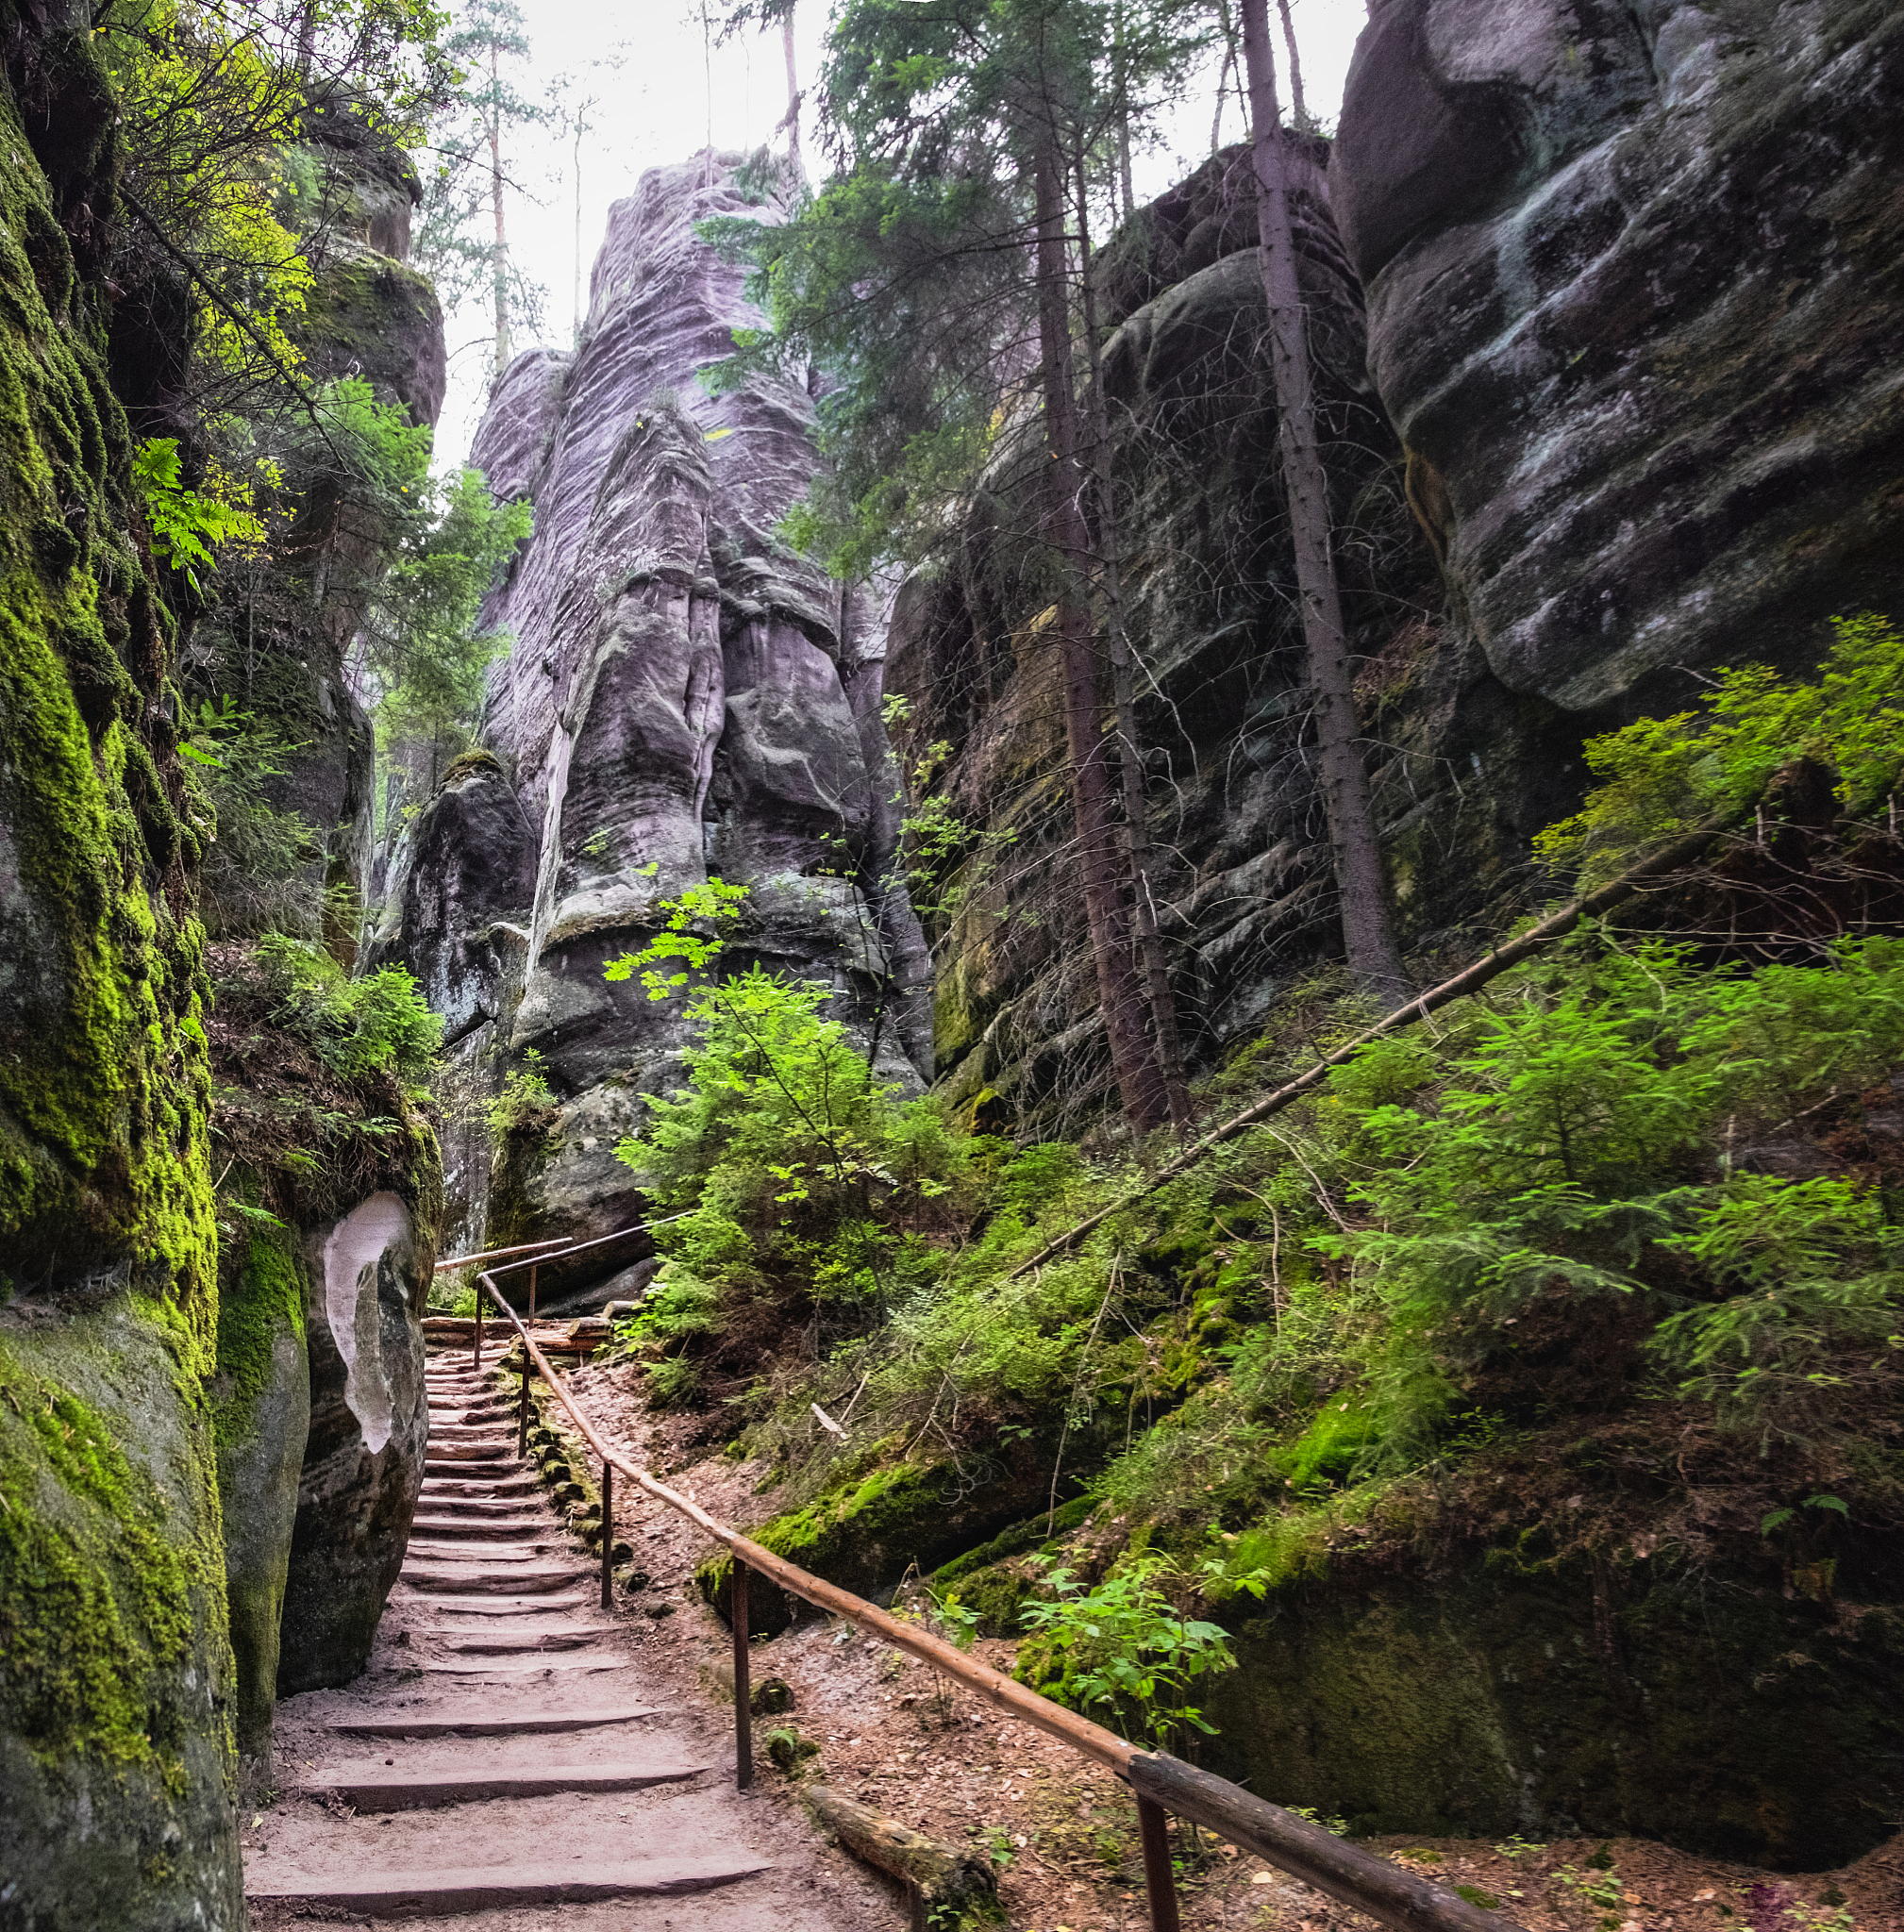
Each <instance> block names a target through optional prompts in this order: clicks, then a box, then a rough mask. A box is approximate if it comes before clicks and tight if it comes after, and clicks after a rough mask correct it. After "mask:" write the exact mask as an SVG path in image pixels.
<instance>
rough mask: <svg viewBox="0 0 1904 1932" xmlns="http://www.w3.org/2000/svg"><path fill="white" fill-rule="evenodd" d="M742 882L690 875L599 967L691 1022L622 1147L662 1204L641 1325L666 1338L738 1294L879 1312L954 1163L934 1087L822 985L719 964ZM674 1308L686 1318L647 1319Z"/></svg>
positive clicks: (832, 1310) (857, 1315) (703, 1320)
mask: <svg viewBox="0 0 1904 1932" xmlns="http://www.w3.org/2000/svg"><path fill="white" fill-rule="evenodd" d="M745 899H746V892H745V889H744V888H743V887H739V886H734V885H729V884H728V883H727V882H726V881H724V880H720V879H712V880H710V881H709V882H708V883H707V884H706V885H701V886H693V887H691V888H690V889H689V890H688V891H686V892H685V893H683V894H682V895H681V897H680V898H678V899H676V900H673V901H669V902H665V903H664V904H662V905H661V906H660V908H657V909H658V911H659V912H660V931H659V932H658V933H657V935H656V937H655V938H654V939H653V940H652V941H650V942H649V943H648V944H647V945H646V946H645V947H643V948H642V949H640V950H639V951H637V952H635V953H632V954H629V955H626V957H624V958H620V959H617V960H615V961H613V962H611V963H610V966H609V967H608V969H607V973H608V977H609V978H610V980H615V981H626V980H627V979H630V978H633V977H635V976H636V975H637V974H639V975H640V978H641V981H642V983H643V987H644V989H645V991H646V992H647V996H648V997H649V999H651V1000H655V1001H665V1000H679V1001H680V1002H681V1006H680V1011H681V1016H682V1018H683V1019H684V1020H685V1021H687V1023H688V1024H690V1025H691V1026H692V1027H693V1029H694V1034H695V1038H694V1040H693V1044H691V1045H690V1046H689V1047H688V1048H687V1049H686V1050H685V1053H684V1055H683V1058H684V1059H685V1061H686V1064H687V1074H688V1079H687V1085H686V1086H685V1087H683V1088H681V1089H679V1090H677V1091H676V1092H674V1093H672V1094H667V1095H655V1096H651V1097H650V1098H649V1100H648V1103H647V1107H648V1114H647V1120H646V1122H645V1123H644V1124H643V1127H642V1129H641V1131H640V1132H639V1133H638V1134H636V1135H633V1136H631V1137H630V1138H628V1139H627V1140H626V1141H623V1142H622V1144H621V1145H620V1146H619V1147H618V1148H617V1150H616V1152H617V1154H618V1156H619V1157H620V1158H621V1159H622V1160H624V1161H625V1162H626V1164H627V1165H628V1166H630V1167H632V1168H633V1169H634V1170H635V1171H636V1172H637V1173H638V1174H640V1176H641V1178H642V1183H643V1188H644V1189H645V1190H646V1191H648V1192H649V1193H650V1194H651V1195H652V1196H653V1198H654V1199H655V1200H656V1201H657V1202H658V1203H659V1204H660V1205H661V1206H663V1207H665V1208H668V1209H670V1210H671V1212H670V1213H669V1214H668V1215H667V1216H666V1217H664V1218H663V1219H660V1220H658V1221H657V1222H656V1224H655V1241H656V1245H657V1246H658V1247H659V1248H660V1251H661V1253H662V1255H663V1256H664V1257H666V1259H667V1262H668V1267H667V1269H666V1271H665V1274H664V1278H663V1282H662V1284H661V1299H660V1302H659V1304H658V1309H657V1312H656V1315H655V1316H654V1317H652V1318H651V1320H650V1324H649V1330H648V1332H649V1333H650V1334H651V1335H656V1336H658V1337H659V1338H660V1339H664V1340H665V1339H671V1338H672V1337H677V1336H679V1335H684V1334H686V1333H689V1332H698V1331H704V1330H705V1329H706V1327H707V1326H708V1325H709V1324H710V1310H711V1309H713V1308H715V1307H728V1308H729V1309H731V1308H732V1307H735V1306H737V1305H738V1304H740V1303H743V1302H747V1301H760V1300H764V1301H767V1302H770V1303H777V1304H779V1305H780V1306H781V1307H785V1308H793V1307H800V1308H804V1307H820V1308H822V1309H824V1310H825V1311H826V1313H827V1320H828V1322H829V1323H830V1324H832V1325H833V1326H835V1327H836V1328H841V1329H845V1330H858V1329H860V1328H862V1327H864V1326H865V1324H867V1323H868V1322H869V1321H875V1320H878V1319H881V1318H883V1316H884V1315H885V1314H886V1313H887V1312H888V1311H889V1310H890V1308H891V1307H892V1305H893V1302H894V1298H895V1297H896V1296H897V1295H899V1294H900V1293H902V1292H904V1291H906V1290H908V1289H909V1288H910V1287H912V1286H914V1285H916V1283H917V1280H918V1279H919V1275H920V1270H921V1267H922V1266H923V1265H924V1264H925V1259H926V1257H924V1256H922V1254H921V1252H920V1250H919V1246H918V1237H919V1233H920V1230H921V1228H922V1226H924V1225H927V1224H930V1223H931V1221H932V1220H933V1217H934V1215H935V1211H936V1208H937V1204H938V1203H939V1202H941V1201H942V1200H943V1199H944V1198H945V1197H947V1196H950V1195H955V1194H956V1193H958V1192H959V1191H960V1186H961V1182H962V1180H963V1178H964V1167H965V1154H964V1147H963V1143H962V1142H961V1141H960V1139H959V1138H958V1137H957V1136H955V1135H954V1134H953V1133H952V1132H951V1131H950V1129H949V1128H948V1127H947V1124H946V1122H945V1119H944V1114H943V1112H942V1111H941V1110H940V1108H939V1107H938V1106H937V1104H936V1103H935V1102H933V1101H931V1100H929V1099H920V1100H911V1101H906V1100H902V1099H900V1098H899V1093H900V1090H899V1089H898V1088H897V1087H895V1086H894V1084H892V1083H891V1082H889V1081H887V1080H885V1079H882V1078H881V1077H880V1075H879V1074H877V1071H876V1070H875V1068H874V1067H873V1066H872V1064H871V1063H870V1062H869V1061H868V1059H867V1058H866V1055H865V1053H864V1052H863V1051H862V1050H861V1048H860V1045H859V1044H858V1043H857V1042H856V1041H855V1040H854V1039H853V1037H852V1034H851V1033H850V1031H849V1030H848V1028H847V1026H846V1025H845V1024H844V1023H843V1022H842V1021H840V1020H836V1019H830V1018H828V1017H827V1011H826V1009H827V1007H828V1005H829V1004H830V1003H831V1001H832V1000H833V998H834V996H835V995H834V990H833V989H832V988H831V987H829V986H826V985H823V984H821V983H818V982H815V981H805V982H796V981H792V980H789V979H787V978H786V977H784V976H783V975H781V974H774V973H769V972H767V971H766V970H765V969H763V968H762V967H760V966H759V965H758V964H756V965H750V966H748V967H746V968H744V969H743V970H742V971H740V972H738V973H732V974H725V975H722V974H718V973H717V971H716V968H717V966H718V964H719V961H720V959H721V957H722V955H723V954H724V953H725V952H726V950H727V948H728V946H729V945H731V944H733V943H735V941H737V939H738V937H739V928H740V925H741V922H742V919H743V907H744V904H745ZM684 1314H686V1315H690V1316H692V1321H693V1327H692V1329H691V1328H688V1327H682V1326H679V1325H676V1326H675V1327H673V1328H671V1329H668V1330H667V1332H666V1333H665V1334H663V1333H662V1331H661V1329H660V1328H658V1327H657V1326H656V1324H657V1323H658V1322H659V1323H661V1324H664V1325H665V1324H667V1323H668V1322H677V1318H679V1317H681V1316H682V1315H684Z"/></svg>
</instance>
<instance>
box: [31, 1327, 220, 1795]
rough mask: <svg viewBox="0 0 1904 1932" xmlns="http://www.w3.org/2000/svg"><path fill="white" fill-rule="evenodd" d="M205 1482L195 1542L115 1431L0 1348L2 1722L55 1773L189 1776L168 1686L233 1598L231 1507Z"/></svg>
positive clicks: (201, 1474) (203, 1474)
mask: <svg viewBox="0 0 1904 1932" xmlns="http://www.w3.org/2000/svg"><path fill="white" fill-rule="evenodd" d="M123 1425H124V1424H123V1421H122V1422H121V1424H120V1426H121V1427H123ZM193 1473H194V1474H195V1475H196V1476H197V1477H198V1478H199V1482H200V1495H199V1496H198V1498H197V1499H196V1500H198V1501H199V1502H201V1503H202V1504H205V1505H208V1506H209V1507H207V1508H206V1509H205V1510H204V1513H203V1516H202V1517H201V1519H200V1522H199V1524H198V1525H197V1527H196V1531H195V1533H194V1525H193V1524H192V1523H191V1522H181V1521H179V1520H178V1517H177V1514H176V1512H175V1510H174V1509H173V1508H172V1507H169V1505H168V1503H167V1501H166V1499H165V1497H164V1496H163V1495H162V1494H161V1492H160V1491H159V1487H158V1485H157V1484H156V1483H155V1481H154V1480H153V1477H152V1476H151V1474H149V1473H148V1472H147V1471H146V1470H145V1469H143V1468H142V1467H140V1466H138V1465H136V1464H135V1463H134V1462H133V1461H132V1460H131V1459H130V1457H128V1456H127V1453H126V1450H125V1446H124V1444H123V1443H122V1442H121V1441H120V1440H119V1437H118V1434H117V1433H116V1431H115V1427H114V1424H113V1423H112V1422H109V1420H108V1419H107V1418H106V1417H105V1416H104V1415H103V1414H101V1413H100V1411H99V1410H98V1409H96V1408H95V1407H93V1406H92V1405H91V1404H89V1403H88V1402H86V1401H85V1400H84V1399H82V1397H81V1396H80V1395H79V1394H77V1393H76V1392H75V1391H74V1390H73V1389H71V1388H68V1387H64V1386H62V1385H61V1384H60V1383H59V1382H58V1380H56V1379H54V1378H53V1377H52V1376H50V1375H48V1374H44V1373H42V1372H41V1371H39V1370H38V1369H37V1368H36V1367H35V1365H33V1364H31V1363H29V1362H27V1361H25V1360H24V1359H22V1358H21V1356H20V1354H19V1353H17V1352H16V1350H15V1349H14V1348H12V1347H10V1346H8V1344H7V1343H5V1342H0V1502H4V1504H5V1508H4V1511H0V1550H4V1552H5V1558H6V1560H5V1563H4V1565H0V1652H4V1654H5V1656H6V1657H7V1671H6V1675H5V1678H4V1687H0V1708H4V1710H5V1713H6V1718H7V1723H8V1728H9V1729H11V1730H13V1731H14V1732H15V1733H16V1735H18V1736H19V1737H21V1738H22V1739H23V1740H25V1742H26V1744H27V1745H28V1747H29V1748H30V1749H31V1750H32V1751H33V1752H34V1753H35V1754H36V1755H38V1756H39V1757H42V1760H43V1761H44V1762H45V1763H46V1764H47V1765H48V1766H49V1767H58V1766H59V1765H62V1764H64V1763H65V1762H67V1761H68V1760H71V1759H74V1758H77V1757H95V1758H104V1759H107V1760H109V1761H111V1762H116V1763H120V1764H125V1765H157V1766H158V1767H159V1769H161V1770H175V1769H176V1765H177V1758H178V1747H179V1744H180V1742H181V1739H180V1737H179V1735H178V1732H179V1726H178V1724H177V1723H176V1720H175V1716H169V1715H168V1706H169V1702H170V1700H169V1699H168V1698H167V1697H166V1696H165V1695H164V1693H163V1691H162V1690H161V1689H160V1687H159V1683H158V1681H157V1680H159V1679H160V1678H162V1677H164V1676H166V1675H168V1674H171V1673H174V1672H175V1671H177V1670H178V1669H179V1668H180V1667H181V1666H183V1665H185V1664H187V1663H188V1661H189V1659H190V1658H191V1657H192V1651H193V1648H194V1645H195V1643H196V1641H197V1638H198V1631H197V1627H196V1625H197V1618H198V1616H199V1614H200V1613H201V1612H202V1611H203V1609H204V1608H205V1607H206V1604H207V1600H208V1596H209V1600H210V1601H212V1602H217V1601H218V1600H220V1599H221V1598H222V1595H223V1591H222V1559H221V1558H220V1557H219V1556H218V1553H217V1552H216V1551H215V1550H214V1549H212V1548H210V1547H209V1541H210V1539H209V1538H208V1536H207V1534H206V1530H205V1520H206V1519H207V1518H209V1524H210V1530H211V1537H215V1535H216V1525H217V1522H218V1512H217V1507H216V1501H215V1498H214V1497H213V1496H211V1495H210V1494H209V1493H208V1491H209V1470H204V1469H196V1470H194V1472H193ZM220 1621H221V1623H222V1619H221V1620H220ZM194 1701H196V1700H194Z"/></svg>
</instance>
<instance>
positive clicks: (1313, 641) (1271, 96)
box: [1242, 0, 1409, 1003]
mask: <svg viewBox="0 0 1904 1932" xmlns="http://www.w3.org/2000/svg"><path fill="white" fill-rule="evenodd" d="M1242 8H1243V58H1244V67H1245V69H1246V71H1247V73H1248V75H1249V117H1250V130H1251V146H1252V148H1253V150H1254V155H1255V161H1256V211H1257V223H1258V227H1259V231H1260V233H1261V241H1262V248H1261V255H1262V291H1263V294H1264V296H1265V298H1266V299H1267V302H1268V305H1269V344H1270V365H1271V368H1272V370H1273V372H1274V375H1275V378H1276V403H1277V411H1278V415H1279V416H1280V418H1281V434H1280V445H1281V455H1282V476H1283V487H1284V489H1285V491H1287V493H1288V497H1289V522H1290V531H1291V534H1292V536H1293V537H1294V541H1295V573H1296V586H1297V590H1298V592H1299V594H1300V597H1301V601H1302V625H1303V635H1304V637H1305V639H1306V641H1307V642H1308V645H1309V668H1310V680H1311V684H1312V685H1313V686H1314V689H1315V726H1316V749H1317V756H1318V761H1319V762H1320V764H1321V767H1322V800H1323V808H1324V809H1325V811H1326V812H1327V813H1328V842H1329V848H1330V852H1331V854H1332V856H1333V858H1334V861H1335V882H1336V891H1337V893H1338V895H1339V897H1340V898H1341V901H1342V937H1343V945H1344V950H1345V951H1346V953H1347V955H1348V969H1349V973H1350V974H1351V975H1352V976H1353V977H1354V979H1355V981H1356V983H1357V985H1358V986H1359V987H1360V988H1361V990H1362V991H1365V992H1369V993H1373V994H1375V995H1376V996H1378V998H1381V999H1383V1000H1385V1001H1388V1002H1390V1003H1393V1002H1395V1001H1396V1000H1399V999H1401V998H1403V997H1405V996H1406V994H1407V992H1408V991H1409V979H1408V974H1406V973H1405V972H1404V971H1403V968H1402V963H1401V955H1400V953H1399V952H1398V951H1397V949H1396V946H1395V932H1394V927H1393V925H1392V924H1391V921H1390V917H1389V905H1388V891H1387V887H1386V884H1385V882H1384V881H1383V878H1382V871H1381V851H1380V848H1379V846H1378V843H1377V840H1376V824H1375V807H1374V804H1373V802H1372V801H1371V799H1370V796H1369V782H1368V770H1367V767H1366V766H1365V765H1364V764H1363V763H1362V758H1361V745H1360V742H1359V740H1358V733H1357V730H1356V719H1355V698H1354V694H1353V692H1352V691H1350V688H1349V672H1348V639H1347V635H1346V633H1345V631H1344V626H1343V618H1342V596H1341V593H1340V591H1338V589H1337V587H1336V580H1335V560H1334V558H1333V557H1332V556H1331V554H1330V550H1329V519H1328V477H1327V476H1326V475H1325V474H1324V471H1323V464H1322V451H1321V449H1320V447H1319V445H1318V443H1317V440H1316V426H1315V395H1314V390H1313V386H1312V383H1311V370H1310V360H1309V344H1308V341H1306V339H1305V332H1304V328H1303V316H1302V291H1301V289H1300V287H1299V286H1298V284H1297V281H1296V272H1295V239H1294V234H1293V233H1292V231H1291V227H1290V219H1289V183H1288V177H1287V174H1286V170H1285V167H1284V158H1283V144H1282V128H1281V125H1280V121H1281V116H1280V112H1279V110H1278V107H1277V100H1276V57H1275V56H1274V54H1272V53H1271V51H1270V45H1269V15H1268V6H1267V0H1242Z"/></svg>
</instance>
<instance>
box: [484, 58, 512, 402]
mask: <svg viewBox="0 0 1904 1932" xmlns="http://www.w3.org/2000/svg"><path fill="white" fill-rule="evenodd" d="M490 92H491V96H492V99H493V103H494V105H493V107H492V109H491V113H490V126H489V136H490V205H491V207H492V208H493V209H494V212H495V219H496V252H495V264H494V267H495V303H496V374H497V375H501V374H502V373H503V371H504V370H505V369H507V368H508V367H509V242H508V239H507V238H506V237H505V235H504V234H503V110H502V105H501V104H502V81H501V77H500V75H499V74H498V72H497V58H496V49H495V45H494V42H491V45H490Z"/></svg>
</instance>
